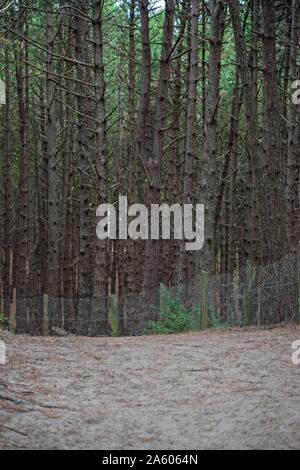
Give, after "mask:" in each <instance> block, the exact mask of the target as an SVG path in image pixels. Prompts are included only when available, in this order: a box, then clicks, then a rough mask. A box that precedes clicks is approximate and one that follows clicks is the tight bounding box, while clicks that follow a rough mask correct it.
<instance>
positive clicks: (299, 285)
mask: <svg viewBox="0 0 300 470" xmlns="http://www.w3.org/2000/svg"><path fill="white" fill-rule="evenodd" d="M297 295H298V302H297V304H298V318H297V321H298V323H300V242H298V245H297Z"/></svg>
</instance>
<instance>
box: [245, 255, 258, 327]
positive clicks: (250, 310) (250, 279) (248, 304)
mask: <svg viewBox="0 0 300 470" xmlns="http://www.w3.org/2000/svg"><path fill="white" fill-rule="evenodd" d="M246 269H247V276H246V279H247V280H246V282H247V286H246V294H245V320H244V324H245V326H251V325H252V324H253V319H254V318H253V316H254V305H253V295H252V292H251V291H252V288H253V285H254V281H255V275H256V270H255V266H252V264H251V262H250V261H247V268H246Z"/></svg>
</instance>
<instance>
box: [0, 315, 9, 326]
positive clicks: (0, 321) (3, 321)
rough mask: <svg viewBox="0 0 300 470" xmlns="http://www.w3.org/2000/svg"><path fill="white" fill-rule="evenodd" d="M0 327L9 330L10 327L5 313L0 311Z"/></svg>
mask: <svg viewBox="0 0 300 470" xmlns="http://www.w3.org/2000/svg"><path fill="white" fill-rule="evenodd" d="M0 329H2V330H9V329H10V319H9V318H7V317H6V316H5V315H3V314H2V313H0Z"/></svg>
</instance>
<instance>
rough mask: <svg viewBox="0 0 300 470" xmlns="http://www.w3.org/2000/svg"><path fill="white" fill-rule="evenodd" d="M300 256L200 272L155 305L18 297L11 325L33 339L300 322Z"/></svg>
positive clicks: (126, 298)
mask: <svg viewBox="0 0 300 470" xmlns="http://www.w3.org/2000/svg"><path fill="white" fill-rule="evenodd" d="M299 253H300V250H299V252H298V255H297V254H291V255H289V256H287V257H286V258H284V259H283V260H281V261H279V262H276V263H274V264H272V265H268V266H264V267H257V266H254V265H252V264H250V263H248V264H247V265H246V266H245V267H244V268H242V269H239V270H237V271H236V272H234V273H231V274H222V275H209V274H208V273H206V272H200V273H199V275H198V276H197V277H196V278H195V280H194V281H193V282H192V283H191V284H189V285H178V286H176V287H172V288H170V287H167V286H164V285H160V286H159V287H158V288H157V289H156V291H155V292H153V295H150V296H149V293H148V296H147V298H152V299H153V298H155V299H157V302H156V303H155V305H153V304H150V303H149V302H147V300H146V296H145V295H144V293H143V292H141V293H140V294H139V295H123V296H118V295H115V294H114V295H110V296H109V297H107V298H98V299H95V298H93V299H92V300H91V299H63V298H52V297H49V296H48V295H46V294H45V295H43V296H40V297H33V298H27V299H23V300H20V299H18V303H17V302H16V293H15V292H14V298H13V299H11V316H10V326H11V328H12V329H17V330H18V329H20V327H21V330H22V332H28V333H30V334H44V335H51V334H59V335H64V334H70V333H71V334H77V335H89V336H106V335H113V336H121V335H129V336H135V335H142V334H148V333H171V332H180V331H188V330H205V329H208V328H219V327H221V328H227V327H228V328H229V327H249V326H256V327H265V326H270V325H279V324H284V323H300V255H299ZM2 302H4V300H3V299H2ZM0 314H1V304H0ZM2 317H3V316H2ZM16 318H17V322H16Z"/></svg>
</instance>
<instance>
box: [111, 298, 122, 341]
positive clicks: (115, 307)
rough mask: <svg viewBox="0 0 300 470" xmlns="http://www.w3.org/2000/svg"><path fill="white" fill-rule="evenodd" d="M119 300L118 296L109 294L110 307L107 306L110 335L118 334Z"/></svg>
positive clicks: (115, 335)
mask: <svg viewBox="0 0 300 470" xmlns="http://www.w3.org/2000/svg"><path fill="white" fill-rule="evenodd" d="M119 313H120V312H119V302H118V296H117V295H115V294H111V296H110V308H109V319H110V324H111V332H112V336H114V337H117V336H120V315H119Z"/></svg>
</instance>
